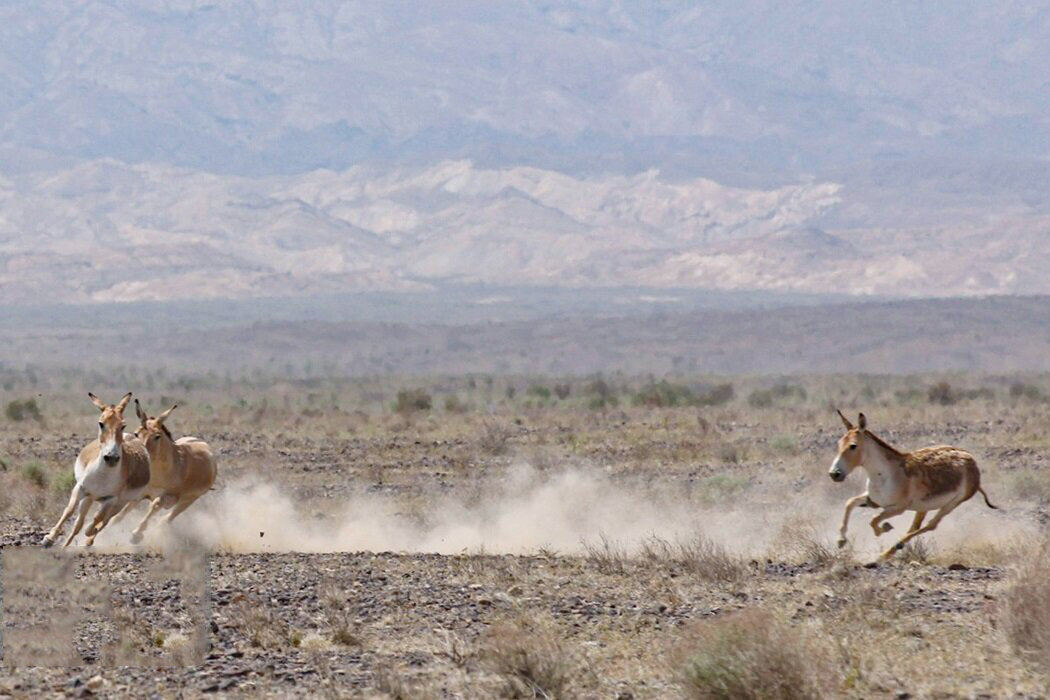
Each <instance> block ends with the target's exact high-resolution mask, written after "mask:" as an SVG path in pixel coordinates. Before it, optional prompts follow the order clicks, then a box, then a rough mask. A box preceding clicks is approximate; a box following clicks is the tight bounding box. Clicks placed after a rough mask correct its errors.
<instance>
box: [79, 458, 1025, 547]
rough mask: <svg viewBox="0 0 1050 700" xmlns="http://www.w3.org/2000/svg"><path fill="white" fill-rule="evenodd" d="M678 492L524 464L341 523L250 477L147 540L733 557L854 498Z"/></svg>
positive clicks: (830, 516) (987, 516)
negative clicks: (606, 549) (707, 541)
mask: <svg viewBox="0 0 1050 700" xmlns="http://www.w3.org/2000/svg"><path fill="white" fill-rule="evenodd" d="M672 489H673V485H668V484H665V485H664V488H662V489H659V488H655V489H654V488H645V487H638V486H633V487H632V486H629V485H625V484H622V483H618V482H615V481H614V480H613V479H611V478H610V477H608V476H606V475H604V474H603V473H602V472H600V471H598V470H596V469H584V468H572V469H566V470H564V471H560V472H555V473H550V472H544V471H539V470H536V469H534V468H532V467H531V466H529V465H528V464H518V465H515V466H514V467H512V468H510V469H509V470H508V471H507V473H506V474H504V475H503V477H502V478H501V479H499V480H498V481H495V482H493V483H489V484H485V485H483V486H482V487H481V492H480V494H479V495H478V496H477V497H475V498H471V499H470V500H469V501H468V500H465V499H464V497H462V496H460V497H455V496H448V495H439V494H433V495H430V496H428V497H427V498H426V500H425V502H424V503H423V505H422V507H421V508H420V512H419V513H418V514H416V515H415V516H409V515H406V514H405V513H404V512H403V507H404V506H403V505H402V504H400V503H398V502H396V501H395V500H394V499H392V498H390V497H387V496H381V495H376V494H371V495H357V496H354V497H351V498H349V499H348V500H347V502H346V503H345V504H344V506H343V507H342V508H341V510H340V512H339V514H338V515H336V516H331V517H325V518H318V517H316V516H315V515H313V514H312V512H313V511H312V509H311V508H310V507H309V506H310V504H309V503H297V502H296V501H295V500H294V499H292V498H291V497H289V496H288V495H287V493H285V492H283V491H281V490H280V488H279V487H278V486H275V485H273V484H270V483H265V482H261V481H257V480H256V481H252V480H246V481H240V482H234V483H231V484H228V485H227V486H225V487H224V488H222V489H220V490H218V491H216V492H214V493H211V494H208V496H206V497H205V498H203V499H202V500H201V502H200V503H198V504H197V505H195V506H194V507H193V508H191V509H190V510H188V511H187V512H186V513H185V515H183V516H182V517H181V518H180V519H179V520H177V521H176V522H175V523H174V525H173V526H168V525H167V524H165V523H164V522H163V518H157V519H156V520H155V521H153V522H152V523H151V525H150V528H149V530H148V531H147V536H146V542H145V544H146V546H147V547H149V548H158V549H162V550H164V549H169V548H171V547H174V546H178V545H179V544H180V543H185V542H187V541H193V542H197V543H199V544H201V545H203V546H205V547H208V548H210V549H214V550H220V551H229V552H347V551H373V552H385V551H392V552H427V553H438V554H455V553H461V552H471V553H473V552H479V551H484V552H487V553H492V554H504V553H505V554H519V553H529V552H536V551H538V550H541V549H549V550H552V551H555V552H558V553H563V554H571V553H580V552H583V551H585V549H586V547H585V543H594V542H596V541H598V540H599V539H600V538H602V537H604V538H606V539H607V540H609V541H611V542H614V543H615V544H616V546H617V547H618V548H620V549H622V550H623V551H626V552H630V551H634V550H637V548H638V547H639V546H640V545H641V544H642V543H643V542H644V541H645V540H646V539H647V538H649V537H653V536H656V537H660V538H663V539H666V540H671V541H674V540H678V539H685V538H689V537H691V536H693V535H695V534H697V533H702V534H704V535H705V536H707V537H709V538H711V539H712V540H714V541H716V542H718V543H720V544H722V545H723V546H725V547H727V548H728V549H729V550H730V551H732V552H735V553H738V554H742V555H747V556H761V555H764V554H766V553H768V552H769V551H770V548H771V547H772V546H774V545H775V543H776V542H777V540H778V538H781V537H782V536H783V531H784V527H785V524H788V523H796V524H797V523H798V522H800V521H804V522H805V523H806V524H808V525H809V531H810V532H812V533H813V534H814V535H815V536H817V537H820V538H826V541H827V542H831V541H833V540H834V538H835V536H836V534H837V531H838V525H839V521H840V518H841V512H842V509H841V503H842V502H844V501H845V499H846V498H847V497H848V495H850V494H848V493H846V492H845V491H838V492H834V495H829V492H828V491H827V489H826V488H824V489H819V488H818V489H816V490H814V489H811V490H810V491H809V492H801V493H784V492H783V491H782V490H778V489H777V488H775V487H770V488H767V489H765V490H763V489H751V490H749V491H748V492H747V495H746V497H745V498H744V499H743V500H738V501H735V502H734V503H732V504H725V505H721V504H710V503H708V504H707V505H705V506H701V505H699V503H698V501H697V499H696V498H695V496H693V495H691V493H690V492H689V491H687V490H685V489H682V488H681V487H678V490H677V491H675V490H672ZM839 495H841V498H839ZM975 503H976V501H975ZM142 512H143V511H137V512H136V513H135V514H132V515H131V516H130V517H128V518H126V519H125V520H124V521H123V522H122V523H120V524H119V525H116V526H114V527H112V528H111V529H108V530H107V531H105V532H104V533H103V534H102V536H100V537H99V541H98V544H99V546H100V547H101V548H106V549H109V550H113V549H120V550H123V549H126V548H125V547H124V546H122V543H126V542H127V541H128V534H129V533H130V531H131V529H132V528H133V527H134V525H135V523H137V522H138V520H139V519H140V518H141V514H142ZM862 513H863V514H865V515H862ZM871 515H874V513H873V512H872V511H868V510H858V511H855V514H854V519H853V522H852V524H851V528H850V533H851V536H852V537H853V540H854V542H855V547H856V551H857V553H858V555H859V556H868V555H874V554H876V553H877V552H878V551H879V547H880V545H881V546H882V547H886V546H888V545H889V544H890V543H891V542H892V541H895V540H894V539H893V538H895V537H899V536H900V535H901V534H902V533H903V530H904V529H905V528H906V526H907V524H908V523H907V522H904V521H905V517H904V516H901V517H900V518H898V519H897V529H896V530H894V531H893V532H891V533H889V534H888V535H884V536H883V537H882V538H880V539H879V540H878V541H876V540H875V538H874V537H873V536H872V534H871V531H870V528H868V525H867V520H868V519H870V517H871ZM907 519H908V522H910V514H909V515H908V518H907ZM1035 531H1036V528H1035V526H1034V525H1031V526H1028V525H1027V524H1025V523H1023V522H1021V521H1020V520H1019V519H1018V518H1016V517H1011V516H1004V515H1002V514H1000V513H999V512H993V511H989V510H987V509H986V508H984V507H983V504H981V507H980V508H977V506H975V505H973V504H965V505H964V506H962V507H961V508H960V509H959V510H957V511H956V512H955V513H953V514H952V515H951V516H949V517H948V518H946V519H945V521H944V523H943V524H942V525H941V527H940V528H939V529H938V530H937V532H936V533H935V537H936V541H937V543H938V547H940V548H942V549H943V548H946V547H950V546H966V545H972V544H974V543H975V542H976V541H980V542H983V543H986V544H989V545H991V546H998V545H1005V544H1007V543H1008V542H1012V541H1015V540H1017V539H1018V538H1024V537H1029V536H1034V534H1035Z"/></svg>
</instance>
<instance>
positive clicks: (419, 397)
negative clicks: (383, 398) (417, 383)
mask: <svg viewBox="0 0 1050 700" xmlns="http://www.w3.org/2000/svg"><path fill="white" fill-rule="evenodd" d="M432 403H433V400H432V399H431V397H430V394H428V393H427V392H426V391H424V390H423V389H402V390H401V391H399V392H397V401H396V402H395V403H394V410H396V411H397V412H398V413H413V412H415V411H429V410H430V407H431V405H432Z"/></svg>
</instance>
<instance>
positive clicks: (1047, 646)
mask: <svg viewBox="0 0 1050 700" xmlns="http://www.w3.org/2000/svg"><path fill="white" fill-rule="evenodd" d="M1048 600H1050V542H1048V541H1046V540H1044V541H1043V542H1041V543H1039V544H1037V545H1036V546H1034V547H1032V548H1031V551H1030V552H1029V554H1028V555H1027V556H1026V557H1024V558H1023V559H1022V560H1021V562H1020V563H1019V565H1018V569H1017V571H1016V572H1015V573H1014V575H1013V578H1012V580H1011V581H1010V585H1009V587H1008V588H1007V589H1006V591H1005V593H1004V594H1003V596H1002V598H1001V600H1000V607H999V610H1000V625H1001V626H1002V630H1003V632H1004V634H1005V635H1006V639H1007V641H1008V642H1009V643H1010V646H1011V648H1013V649H1014V651H1015V652H1016V653H1018V654H1019V655H1021V656H1022V657H1023V658H1025V659H1027V660H1029V661H1031V662H1033V663H1035V664H1037V665H1039V666H1041V667H1042V669H1043V670H1044V671H1050V606H1048V605H1047V601H1048Z"/></svg>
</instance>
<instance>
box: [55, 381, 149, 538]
mask: <svg viewBox="0 0 1050 700" xmlns="http://www.w3.org/2000/svg"><path fill="white" fill-rule="evenodd" d="M88 397H89V398H90V399H91V401H92V403H94V404H95V406H97V407H98V410H99V411H101V412H102V415H100V416H99V421H98V439H96V440H93V441H92V442H89V443H88V444H87V445H85V446H84V449H82V450H81V451H80V455H79V456H77V460H76V462H74V464H73V474H74V476H75V477H76V480H77V483H76V485H75V486H74V487H73V493H72V494H71V495H70V497H69V504H68V505H67V506H66V509H65V510H64V511H62V517H60V518H59V519H58V522H57V523H55V526H54V527H53V528H51V532H49V533H48V534H47V535H45V536H44V541H43V545H44V546H45V547H50V546H51V545H53V544H54V543H55V540H56V539H57V538H58V536H59V534H60V533H61V532H62V525H64V524H65V522H66V520H67V519H68V518H69V516H70V515H72V513H73V510H74V509H75V508H76V509H77V519H76V522H75V523H74V525H73V530H72V532H70V533H69V537H68V538H66V541H65V544H64V545H63V546H64V547H68V546H69V543H70V542H72V541H73V538H74V537H76V536H77V533H79V532H80V528H81V527H83V525H84V518H85V517H86V516H87V513H88V510H90V509H91V506H92V504H93V503H94V502H95V501H98V502H99V505H100V507H99V510H98V513H97V515H96V516H95V520H94V522H92V523H91V525H90V526H89V527H88V529H87V531H86V532H85V533H84V534H85V535H86V536H87V542H86V545H87V546H88V547H90V546H91V545H92V544H93V543H94V541H95V536H96V535H97V534H98V532H99V530H101V529H102V528H104V527H105V526H106V524H107V523H108V522H109V521H110V519H111V518H112V517H113V516H114V515H115V514H116V513H117V511H119V510H120V509H121V508H123V507H124V506H125V505H126V504H127V503H129V502H135V501H137V500H138V499H139V498H141V497H142V494H143V492H144V491H145V490H146V486H147V484H149V479H150V461H149V454H148V453H147V452H146V448H145V447H144V446H143V444H142V443H141V442H140V441H139V439H138V438H136V437H135V436H134V435H129V434H127V433H125V432H124V409H125V408H127V405H128V401H129V400H130V399H131V392H128V393H127V394H125V395H124V398H122V399H121V400H120V401H119V402H118V403H116V404H115V405H112V406H110V405H107V404H105V403H103V402H102V401H100V400H99V398H98V397H97V396H95V395H94V394H91V393H89V394H88Z"/></svg>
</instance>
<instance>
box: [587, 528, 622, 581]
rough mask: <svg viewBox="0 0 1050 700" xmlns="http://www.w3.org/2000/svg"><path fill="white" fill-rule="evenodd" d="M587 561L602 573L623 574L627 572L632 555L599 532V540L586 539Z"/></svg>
mask: <svg viewBox="0 0 1050 700" xmlns="http://www.w3.org/2000/svg"><path fill="white" fill-rule="evenodd" d="M581 544H582V545H583V549H584V551H585V552H587V561H588V562H590V563H591V565H592V566H594V568H595V569H596V570H597V571H598V573H601V574H611V575H617V576H618V575H622V574H624V573H626V572H627V568H628V565H629V564H630V560H631V557H630V555H629V554H628V553H627V550H626V549H624V548H623V547H622V546H620V545H619V544H617V543H616V542H613V541H612V540H610V539H609V538H608V537H606V536H605V534H604V533H598V542H588V541H586V540H584V541H583V542H582V543H581Z"/></svg>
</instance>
